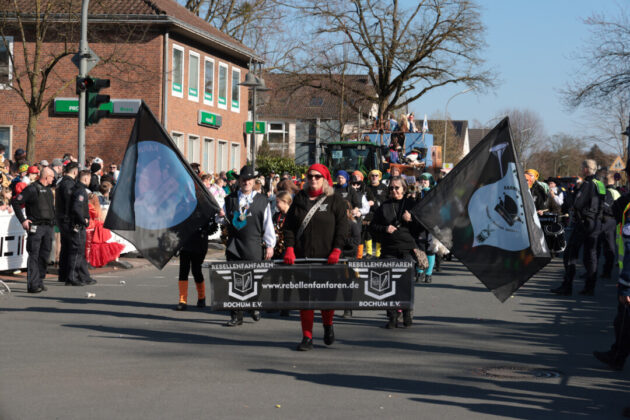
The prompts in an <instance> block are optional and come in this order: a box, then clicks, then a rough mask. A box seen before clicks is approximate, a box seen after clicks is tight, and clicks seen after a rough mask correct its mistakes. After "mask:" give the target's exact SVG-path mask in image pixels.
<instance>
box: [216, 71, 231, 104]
mask: <svg viewBox="0 0 630 420" xmlns="http://www.w3.org/2000/svg"><path fill="white" fill-rule="evenodd" d="M221 68H224V69H225V98H224V99H225V103H223V104H222V103H221ZM229 70H230V69H229V67H228V65H227V64H225V63H222V62H220V61H219V71H218V72H217V107H219V109H228V100H229V97H228V93H229V89H230V87H231V85H230V71H229Z"/></svg>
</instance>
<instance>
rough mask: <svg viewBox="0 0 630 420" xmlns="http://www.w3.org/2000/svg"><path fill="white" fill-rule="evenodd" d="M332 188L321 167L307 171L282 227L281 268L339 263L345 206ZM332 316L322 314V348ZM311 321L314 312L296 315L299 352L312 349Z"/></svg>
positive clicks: (332, 336)
mask: <svg viewBox="0 0 630 420" xmlns="http://www.w3.org/2000/svg"><path fill="white" fill-rule="evenodd" d="M332 185H333V183H332V178H331V177H330V172H329V171H328V168H326V167H325V166H324V165H321V164H314V165H311V166H310V167H309V168H308V171H307V174H306V184H305V186H304V189H303V190H301V191H300V192H298V193H297V194H296V195H295V198H294V199H293V204H292V205H291V208H290V209H289V212H288V213H287V217H286V221H285V223H284V226H283V232H284V244H285V246H286V251H285V254H284V262H285V264H293V263H295V259H296V257H297V258H326V259H327V260H328V264H336V263H337V262H338V261H339V257H340V256H341V248H342V247H343V244H344V239H345V236H346V234H347V231H348V217H347V215H346V209H347V207H346V203H345V202H344V199H343V198H341V196H339V195H338V194H335V192H334V190H333V187H332ZM313 206H318V209H317V211H315V212H314V213H313V216H312V218H311V219H310V221H308V222H307V223H304V219H305V218H306V215H307V214H308V212H309V210H311V208H312V207H313ZM303 224H304V226H302V225H303ZM300 231H301V232H302V233H301V234H299V232H300ZM333 316H334V311H332V310H322V321H323V324H324V343H325V344H326V345H331V344H332V343H333V342H334V341H335V332H334V330H333ZM313 318H314V311H312V310H302V311H300V320H301V321H302V342H301V343H300V344H299V345H298V347H297V349H298V350H300V351H307V350H312V349H313Z"/></svg>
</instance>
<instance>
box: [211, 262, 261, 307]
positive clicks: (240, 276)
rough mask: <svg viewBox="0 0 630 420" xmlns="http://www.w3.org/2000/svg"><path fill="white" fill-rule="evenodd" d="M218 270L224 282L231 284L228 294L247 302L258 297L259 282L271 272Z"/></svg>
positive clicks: (259, 269) (259, 270) (258, 269)
mask: <svg viewBox="0 0 630 420" xmlns="http://www.w3.org/2000/svg"><path fill="white" fill-rule="evenodd" d="M239 271H240V272H236V271H233V270H216V272H217V274H220V275H221V277H223V279H224V280H227V281H228V282H229V284H228V294H229V295H230V296H232V297H233V298H236V299H238V300H247V299H250V298H253V297H254V296H256V295H258V282H257V281H256V280H260V279H262V278H263V275H264V274H265V273H266V272H267V271H269V269H265V268H257V269H254V270H247V271H245V270H239Z"/></svg>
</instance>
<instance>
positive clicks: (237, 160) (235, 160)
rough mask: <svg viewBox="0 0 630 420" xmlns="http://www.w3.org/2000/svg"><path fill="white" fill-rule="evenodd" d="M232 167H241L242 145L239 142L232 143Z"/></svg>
mask: <svg viewBox="0 0 630 420" xmlns="http://www.w3.org/2000/svg"><path fill="white" fill-rule="evenodd" d="M230 167H231V168H232V169H237V170H238V168H240V167H241V145H240V144H238V143H232V150H230Z"/></svg>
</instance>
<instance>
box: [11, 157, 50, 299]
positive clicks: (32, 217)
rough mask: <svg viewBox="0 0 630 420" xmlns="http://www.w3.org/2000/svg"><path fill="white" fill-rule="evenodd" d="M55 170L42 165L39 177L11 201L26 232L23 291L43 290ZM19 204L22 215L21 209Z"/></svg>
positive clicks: (48, 253) (48, 252) (34, 291)
mask: <svg viewBox="0 0 630 420" xmlns="http://www.w3.org/2000/svg"><path fill="white" fill-rule="evenodd" d="M54 178H55V173H54V172H53V170H52V169H50V168H44V169H42V173H41V174H40V176H39V179H38V180H37V181H35V182H33V183H32V184H30V185H29V186H28V187H26V188H25V189H24V191H22V193H21V194H19V195H18V196H17V197H15V198H14V199H13V200H12V201H11V205H12V206H13V211H14V213H15V215H16V216H17V218H18V220H19V221H20V223H21V224H22V227H23V228H24V230H25V231H27V232H28V236H27V238H26V251H27V252H28V261H27V270H28V271H27V291H28V292H29V293H39V292H42V291H44V290H46V286H44V278H45V277H46V267H47V266H48V257H49V256H50V251H51V249H52V240H53V225H54V224H55V203H54V198H53V193H52V189H51V188H50V185H51V183H52V182H53V180H54ZM22 205H24V208H25V210H26V217H24V214H23V213H22Z"/></svg>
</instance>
